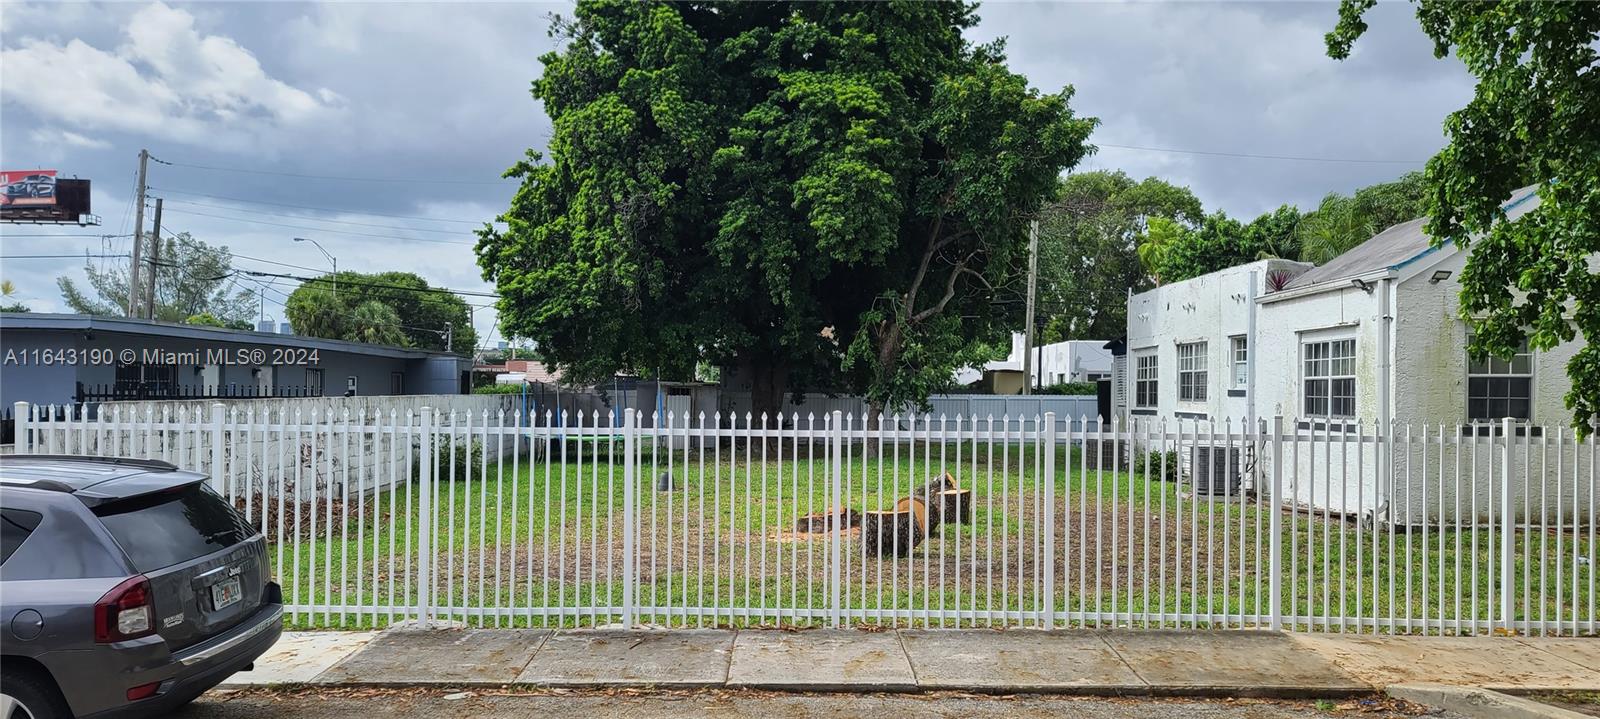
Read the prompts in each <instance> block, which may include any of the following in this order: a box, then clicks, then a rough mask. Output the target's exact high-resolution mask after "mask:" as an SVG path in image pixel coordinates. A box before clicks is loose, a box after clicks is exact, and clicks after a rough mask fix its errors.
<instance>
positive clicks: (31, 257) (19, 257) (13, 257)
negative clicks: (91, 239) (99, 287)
mask: <svg viewBox="0 0 1600 719" xmlns="http://www.w3.org/2000/svg"><path fill="white" fill-rule="evenodd" d="M127 256H128V255H127V253H122V254H115V255H114V254H99V255H91V254H83V255H0V260H73V259H77V258H79V257H82V258H84V259H89V258H98V259H106V258H113V257H127Z"/></svg>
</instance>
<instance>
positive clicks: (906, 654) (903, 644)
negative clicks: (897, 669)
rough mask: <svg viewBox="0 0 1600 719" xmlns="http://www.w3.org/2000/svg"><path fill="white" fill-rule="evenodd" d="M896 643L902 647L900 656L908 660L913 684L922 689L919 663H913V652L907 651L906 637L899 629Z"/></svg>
mask: <svg viewBox="0 0 1600 719" xmlns="http://www.w3.org/2000/svg"><path fill="white" fill-rule="evenodd" d="M894 641H895V643H896V644H899V645H900V654H901V656H904V657H905V658H906V666H907V667H909V668H910V669H911V683H912V684H913V685H914V686H916V687H917V688H918V689H921V688H922V677H919V676H917V663H916V662H913V661H911V651H910V650H909V649H906V638H905V635H903V634H901V633H900V630H899V629H895V630H894Z"/></svg>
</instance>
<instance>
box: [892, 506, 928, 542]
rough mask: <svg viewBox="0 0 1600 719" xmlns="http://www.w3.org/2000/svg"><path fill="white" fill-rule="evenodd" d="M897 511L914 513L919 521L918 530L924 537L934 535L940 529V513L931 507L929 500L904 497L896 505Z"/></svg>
mask: <svg viewBox="0 0 1600 719" xmlns="http://www.w3.org/2000/svg"><path fill="white" fill-rule="evenodd" d="M894 508H895V509H901V510H906V511H909V512H911V513H912V515H914V516H915V517H916V520H917V529H919V530H921V532H922V536H924V537H929V536H932V535H933V530H935V529H938V528H939V511H938V509H937V508H934V507H932V506H931V505H930V503H929V502H928V500H926V499H923V498H921V497H902V498H901V499H900V501H898V502H895V503H894Z"/></svg>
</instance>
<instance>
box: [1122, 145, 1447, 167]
mask: <svg viewBox="0 0 1600 719" xmlns="http://www.w3.org/2000/svg"><path fill="white" fill-rule="evenodd" d="M1094 144H1095V145H1096V146H1098V147H1115V148H1117V149H1119V150H1141V151H1144V152H1170V153H1176V154H1180V155H1207V156H1210V157H1241V158H1248V159H1252V160H1288V161H1292V162H1343V163H1354V164H1365V165H1421V164H1424V163H1426V162H1427V160H1378V159H1370V158H1359V157H1306V156H1302V155H1257V154H1252V153H1248V152H1213V151H1210V150H1180V149H1176V148H1171V147H1144V146H1141V145H1118V144H1114V143H1110V142H1096V143H1094Z"/></svg>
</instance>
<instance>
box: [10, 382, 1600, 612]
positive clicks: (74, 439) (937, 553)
mask: <svg viewBox="0 0 1600 719" xmlns="http://www.w3.org/2000/svg"><path fill="white" fill-rule="evenodd" d="M142 410H143V411H141V412H138V413H125V412H120V411H119V410H118V409H117V408H116V407H115V406H108V407H105V408H102V411H101V412H100V413H99V415H98V416H95V417H92V418H85V417H82V416H78V415H76V414H75V413H74V412H72V411H70V410H64V409H61V408H41V407H29V406H26V405H24V404H21V403H19V404H18V406H17V408H16V416H17V418H18V424H17V451H18V452H24V453H83V454H94V455H118V456H137V457H145V458H158V459H165V460H168V461H172V462H174V463H176V464H178V465H180V466H183V467H185V468H190V469H195V470H198V471H202V472H205V473H207V474H209V476H210V477H211V482H212V483H213V486H214V487H215V488H216V490H217V491H218V492H220V493H221V494H223V495H224V496H225V497H227V498H228V499H229V500H230V501H232V502H233V503H234V504H235V506H237V507H238V508H239V509H240V511H241V512H243V513H244V514H245V516H246V517H247V518H248V519H249V520H250V521H251V522H252V524H254V525H255V526H257V527H258V528H259V529H260V530H261V532H262V533H263V534H264V535H265V536H266V538H267V540H268V542H269V544H270V546H271V553H272V562H273V567H274V571H275V574H276V575H277V577H278V578H279V581H280V582H281V583H282V584H283V587H284V596H285V601H286V603H287V604H288V610H289V612H290V613H291V621H292V622H293V623H294V624H296V625H300V626H323V627H370V626H385V625H388V624H390V623H393V622H395V621H399V620H417V621H420V622H423V623H435V622H464V623H468V624H471V625H478V626H616V625H621V626H640V625H659V626H671V627H702V626H724V625H741V626H754V625H829V626H838V625H854V624H880V625H895V626H928V627H971V626H983V627H988V626H1035V627H1044V628H1064V627H1075V626H1120V627H1151V628H1155V627H1184V628H1270V629H1287V630H1296V631H1311V632H1383V633H1426V634H1479V635H1488V634H1524V635H1526V634H1540V635H1573V636H1577V635H1592V634H1595V633H1596V632H1597V614H1596V611H1595V609H1596V606H1595V605H1596V596H1597V595H1596V591H1595V590H1596V588H1595V579H1596V567H1597V557H1596V552H1597V547H1600V544H1597V541H1596V540H1597V537H1596V522H1595V519H1596V516H1597V509H1600V508H1597V506H1596V504H1597V497H1596V485H1597V474H1596V467H1597V460H1600V451H1597V445H1596V440H1595V438H1594V437H1592V436H1591V437H1589V438H1586V439H1583V440H1579V439H1577V438H1576V437H1575V436H1574V435H1573V434H1572V432H1571V431H1570V430H1568V429H1564V428H1555V427H1543V428H1535V427H1527V426H1519V425H1513V424H1511V423H1509V422H1506V423H1499V424H1495V425H1488V426H1474V427H1462V426H1434V425H1428V426H1416V427H1403V426H1402V427H1395V428H1394V429H1393V430H1392V431H1389V432H1382V431H1380V429H1379V428H1377V427H1374V426H1372V425H1370V424H1367V425H1362V424H1360V423H1351V424H1348V425H1339V424H1337V423H1335V424H1334V425H1329V424H1327V423H1325V422H1320V421H1318V422H1300V421H1293V420H1285V419H1282V418H1272V419H1269V420H1262V421H1258V422H1255V423H1254V424H1253V425H1252V424H1250V423H1244V422H1227V421H1225V422H1216V423H1211V422H1194V421H1183V422H1149V423H1146V422H1136V423H1134V424H1132V425H1129V426H1125V427H1124V426H1121V425H1114V424H1113V425H1107V426H1105V427H1101V426H1100V425H1099V423H1098V422H1097V421H1094V420H1087V419H1083V418H1078V419H1058V418H1056V417H1055V416H1054V415H1050V414H1046V415H1044V416H1038V417H1027V418H1021V419H1019V418H1014V417H1013V418H1008V417H974V416H966V417H935V416H927V415H922V416H901V417H893V418H888V420H890V421H884V422H882V423H881V428H879V427H868V426H865V425H864V424H863V420H862V418H860V417H853V416H850V415H844V414H841V413H831V414H829V415H825V416H796V417H789V418H787V421H785V422H783V423H781V425H780V423H779V422H777V421H776V420H775V419H773V420H770V421H768V420H762V419H759V418H752V417H749V416H748V415H745V416H738V417H722V416H717V415H712V416H705V415H697V416H695V417H693V418H685V417H679V416H675V415H668V416H666V417H661V418H650V419H659V421H653V422H652V421H641V420H644V419H645V418H641V417H639V416H638V415H636V414H635V413H634V412H633V411H631V410H630V411H629V412H627V413H625V414H624V415H623V417H622V419H621V421H620V422H614V421H613V420H612V417H611V415H609V414H601V413H594V414H590V415H587V416H583V417H577V418H572V417H569V418H565V420H563V421H554V420H557V419H558V418H552V417H549V416H534V417H529V416H524V415H520V414H517V413H515V412H498V413H494V414H489V413H476V414H467V413H460V412H457V413H440V412H435V411H433V410H430V409H427V408H423V409H422V410H421V411H416V412H405V413H399V412H389V413H387V414H357V415H352V414H350V413H347V412H338V411H335V412H327V411H320V410H317V409H313V410H311V411H306V410H304V409H301V410H293V409H289V408H288V407H287V406H284V405H278V404H276V403H273V402H270V401H263V402H247V403H237V404H233V405H228V406H224V405H220V404H218V405H215V406H213V407H210V408H195V407H175V408H173V409H172V410H171V411H165V412H157V411H155V410H154V409H153V408H151V407H143V408H142ZM644 425H649V426H644Z"/></svg>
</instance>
